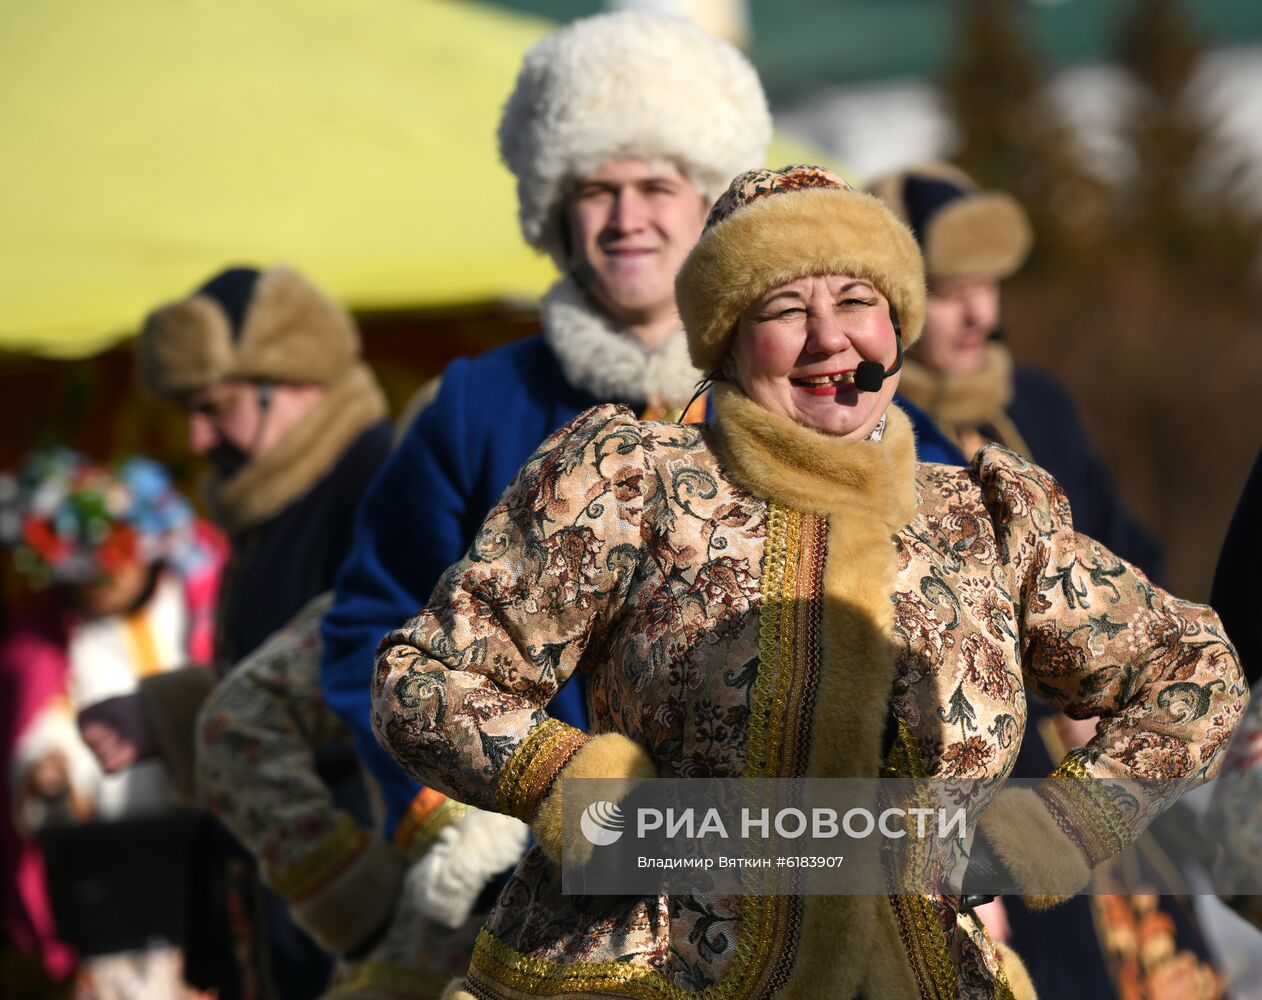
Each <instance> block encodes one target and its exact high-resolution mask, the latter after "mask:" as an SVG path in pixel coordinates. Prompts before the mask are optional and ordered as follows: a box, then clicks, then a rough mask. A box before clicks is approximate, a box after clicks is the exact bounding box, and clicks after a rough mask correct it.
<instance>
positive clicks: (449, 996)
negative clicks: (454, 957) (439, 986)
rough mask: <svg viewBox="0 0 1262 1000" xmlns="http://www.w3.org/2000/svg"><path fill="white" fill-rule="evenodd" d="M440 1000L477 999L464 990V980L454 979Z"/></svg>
mask: <svg viewBox="0 0 1262 1000" xmlns="http://www.w3.org/2000/svg"><path fill="white" fill-rule="evenodd" d="M439 1000H477V997H475V996H474V995H473V994H472V993H470V992H469V991H468V990H466V989H465V988H464V980H463V979H453V980H452V981H451V982H450V983H449V984H448V986H447V988H446V989H445V990H443V995H442V996H441V997H440V998H439Z"/></svg>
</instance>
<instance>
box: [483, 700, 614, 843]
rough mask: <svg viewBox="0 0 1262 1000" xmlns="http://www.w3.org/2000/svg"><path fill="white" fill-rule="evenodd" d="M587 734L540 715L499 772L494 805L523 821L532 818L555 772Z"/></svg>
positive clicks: (574, 752) (573, 753)
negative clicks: (540, 720) (542, 717)
mask: <svg viewBox="0 0 1262 1000" xmlns="http://www.w3.org/2000/svg"><path fill="white" fill-rule="evenodd" d="M590 741H591V737H590V736H588V735H587V734H586V733H584V732H582V731H581V730H578V729H575V728H574V727H573V726H567V725H566V724H565V723H564V722H561V721H560V720H559V719H544V720H543V722H541V723H539V725H537V726H535V728H534V729H532V730H531V731H530V733H529V734H528V735H527V736H526V738H525V739H524V740H522V741H521V744H520V745H519V746H518V747H517V749H516V750H514V751H513V755H512V756H511V757H509V758H508V763H507V764H505V765H504V770H503V771H502V772H501V773H500V780H499V784H498V785H497V786H496V789H495V808H496V810H497V811H498V812H502V813H506V814H507V815H509V816H515V817H516V818H517V819H519V820H521V821H522V822H523V823H531V822H533V821H534V818H535V813H536V812H537V811H538V808H539V803H540V802H541V801H542V800H543V798H544V796H545V795H547V794H548V791H549V790H550V789H551V788H552V783H553V782H554V781H555V780H556V776H557V775H558V774H560V773H561V769H562V768H563V767H565V765H566V764H567V763H568V762H569V760H570V758H571V757H573V756H574V755H575V754H576V753H578V751H579V750H580V749H582V747H583V746H584V745H585V744H586V743H589V742H590Z"/></svg>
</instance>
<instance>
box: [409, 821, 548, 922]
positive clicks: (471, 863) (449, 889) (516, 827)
mask: <svg viewBox="0 0 1262 1000" xmlns="http://www.w3.org/2000/svg"><path fill="white" fill-rule="evenodd" d="M528 833H529V831H528V829H527V827H526V824H525V823H523V822H521V821H520V820H516V819H513V817H511V816H502V815H500V814H499V813H492V812H483V811H482V810H480V809H479V810H474V811H473V812H470V813H469V814H468V815H467V816H464V817H463V818H462V819H459V820H457V821H456V822H455V823H452V824H451V825H450V826H447V827H445V828H444V829H443V831H442V832H441V833H440V834H439V835H438V842H437V843H436V844H434V846H433V847H431V848H430V849H429V853H427V854H426V855H425V857H424V858H423V859H422V860H421V861H420V862H419V863H418V864H417V865H416V866H415V867H414V868H413V869H412V870H411V871H410V872H409V873H408V877H407V881H406V886H407V891H408V894H409V897H410V898H412V899H414V900H415V903H416V908H417V910H418V911H419V912H420V914H421V915H422V916H424V917H426V918H427V919H429V920H433V921H434V922H435V923H439V924H442V925H443V926H444V927H451V928H453V929H454V928H456V927H460V926H461V925H462V924H464V922H465V921H466V920H468V919H469V915H470V914H471V913H472V912H473V904H474V903H476V902H477V901H478V896H479V895H480V894H481V893H482V890H483V889H485V888H486V886H487V885H488V884H489V883H490V881H491V880H492V879H493V878H495V876H496V875H498V874H499V873H500V872H502V871H504V870H505V869H507V868H511V867H512V866H513V865H515V864H517V862H518V861H519V860H521V856H522V853H523V852H524V851H525V850H526V842H527V840H528Z"/></svg>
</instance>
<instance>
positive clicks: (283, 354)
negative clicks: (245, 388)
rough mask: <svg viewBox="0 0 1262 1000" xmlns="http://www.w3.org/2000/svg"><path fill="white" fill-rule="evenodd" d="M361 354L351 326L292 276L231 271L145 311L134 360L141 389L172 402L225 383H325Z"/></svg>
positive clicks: (287, 272)
mask: <svg viewBox="0 0 1262 1000" xmlns="http://www.w3.org/2000/svg"><path fill="white" fill-rule="evenodd" d="M359 351H360V340H359V331H358V330H357V329H356V327H355V322H354V320H352V319H351V317H350V315H349V314H348V313H347V312H346V310H345V309H343V308H342V307H341V306H339V305H337V304H336V303H335V302H333V301H332V300H331V299H329V298H328V297H326V296H325V295H324V294H323V293H322V292H320V291H319V289H317V288H316V287H315V286H314V285H312V284H311V282H309V281H308V280H307V279H306V278H304V277H303V276H302V275H300V274H298V272H296V271H292V270H290V269H288V268H284V267H276V268H272V269H271V270H268V271H257V270H254V269H251V268H232V269H230V270H227V271H223V272H221V273H219V274H217V275H215V277H214V278H212V279H211V280H210V281H208V282H206V284H204V285H203V286H202V287H201V288H199V289H198V290H197V291H196V292H194V293H193V294H192V295H191V296H189V297H188V298H187V299H183V300H181V301H179V302H172V303H169V304H167V305H164V306H160V307H159V308H157V309H155V310H154V311H153V312H152V313H150V314H149V316H148V318H147V319H146V320H145V325H144V328H143V330H142V331H141V333H140V339H139V341H138V343H137V346H136V358H137V362H138V366H139V372H140V381H141V384H142V385H143V386H144V387H145V389H146V390H147V391H149V392H150V393H152V394H154V395H156V396H171V395H175V394H179V393H185V392H191V391H193V390H196V389H201V388H204V387H206V386H208V385H213V384H214V383H216V382H222V381H224V380H225V379H251V380H267V381H273V382H314V383H316V384H320V385H323V384H325V383H327V382H331V381H332V380H333V379H335V378H337V377H338V376H339V375H342V374H343V373H345V372H346V370H347V369H348V368H349V367H350V366H351V365H352V364H353V362H354V361H355V360H356V359H357V358H358V356H359Z"/></svg>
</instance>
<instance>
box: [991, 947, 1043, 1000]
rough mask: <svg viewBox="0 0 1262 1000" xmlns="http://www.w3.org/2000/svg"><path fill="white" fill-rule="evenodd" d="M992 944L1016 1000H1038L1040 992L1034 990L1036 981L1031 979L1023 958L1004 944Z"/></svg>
mask: <svg viewBox="0 0 1262 1000" xmlns="http://www.w3.org/2000/svg"><path fill="white" fill-rule="evenodd" d="M991 944H993V945H994V946H995V953H996V954H997V955H998V956H999V961H1000V964H1001V965H1002V966H1003V974H1004V976H1005V977H1006V978H1007V980H1008V988H1009V989H1011V990H1012V996H1013V998H1014V1000H1038V996H1039V994H1038V990H1036V989H1035V988H1034V980H1032V979H1031V978H1030V973H1029V971H1028V970H1027V969H1026V967H1025V963H1024V962H1023V961H1021V957H1020V956H1019V955H1018V954H1017V953H1016V952H1015V951H1013V950H1012V949H1011V948H1009V947H1008V946H1007V945H1006V944H1003V943H1002V942H999V941H992V942H991Z"/></svg>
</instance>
